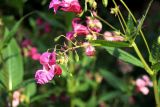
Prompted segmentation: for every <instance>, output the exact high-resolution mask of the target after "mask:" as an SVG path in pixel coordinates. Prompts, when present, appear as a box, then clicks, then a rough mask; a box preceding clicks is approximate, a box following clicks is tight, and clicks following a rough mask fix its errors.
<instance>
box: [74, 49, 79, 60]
mask: <svg viewBox="0 0 160 107" xmlns="http://www.w3.org/2000/svg"><path fill="white" fill-rule="evenodd" d="M75 60H76V62H78V61H79V55H78V53H77V51H75Z"/></svg>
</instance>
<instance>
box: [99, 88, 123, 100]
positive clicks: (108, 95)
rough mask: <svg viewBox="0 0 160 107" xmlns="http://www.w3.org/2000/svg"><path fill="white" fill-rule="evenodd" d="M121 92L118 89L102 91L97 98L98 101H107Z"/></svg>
mask: <svg viewBox="0 0 160 107" xmlns="http://www.w3.org/2000/svg"><path fill="white" fill-rule="evenodd" d="M121 94H122V93H121V92H120V91H112V92H108V93H103V94H102V95H101V96H100V98H99V100H98V101H99V102H103V101H109V100H112V99H115V98H117V97H118V96H121Z"/></svg>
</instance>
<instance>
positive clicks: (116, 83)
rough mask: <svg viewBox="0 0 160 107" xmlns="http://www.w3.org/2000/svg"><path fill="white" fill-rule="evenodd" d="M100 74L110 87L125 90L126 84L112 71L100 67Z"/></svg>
mask: <svg viewBox="0 0 160 107" xmlns="http://www.w3.org/2000/svg"><path fill="white" fill-rule="evenodd" d="M100 74H101V75H102V76H103V77H104V79H105V80H106V81H107V82H108V84H109V85H111V86H112V87H114V88H116V89H119V90H121V91H122V92H124V91H126V90H127V84H125V83H124V81H122V80H121V79H120V78H118V77H116V76H115V75H114V74H113V73H111V72H109V71H107V70H103V69H102V70H100Z"/></svg>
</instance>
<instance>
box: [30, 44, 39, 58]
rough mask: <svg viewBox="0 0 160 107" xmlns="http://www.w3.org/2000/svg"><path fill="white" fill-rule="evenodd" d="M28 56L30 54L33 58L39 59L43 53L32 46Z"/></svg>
mask: <svg viewBox="0 0 160 107" xmlns="http://www.w3.org/2000/svg"><path fill="white" fill-rule="evenodd" d="M28 56H30V57H31V58H32V59H33V60H39V58H40V56H41V54H40V53H38V51H37V48H36V47H32V48H31V49H30V50H29V51H28Z"/></svg>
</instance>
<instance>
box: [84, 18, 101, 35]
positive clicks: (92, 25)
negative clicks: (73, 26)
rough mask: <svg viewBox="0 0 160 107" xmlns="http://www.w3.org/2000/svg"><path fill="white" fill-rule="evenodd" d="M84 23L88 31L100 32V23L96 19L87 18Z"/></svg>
mask: <svg viewBox="0 0 160 107" xmlns="http://www.w3.org/2000/svg"><path fill="white" fill-rule="evenodd" d="M86 23H87V27H88V29H90V30H92V31H94V32H100V31H101V30H102V23H101V22H100V21H99V20H98V19H96V18H92V17H87V20H86Z"/></svg>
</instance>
